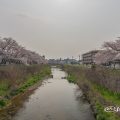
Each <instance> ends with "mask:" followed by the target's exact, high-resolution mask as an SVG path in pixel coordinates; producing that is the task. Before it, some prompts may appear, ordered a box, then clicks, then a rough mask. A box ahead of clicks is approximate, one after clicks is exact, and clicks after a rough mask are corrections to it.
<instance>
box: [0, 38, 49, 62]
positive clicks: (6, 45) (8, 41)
mask: <svg viewBox="0 0 120 120" xmlns="http://www.w3.org/2000/svg"><path fill="white" fill-rule="evenodd" d="M0 58H1V59H2V58H5V59H13V60H15V59H16V60H20V61H21V62H22V63H24V64H45V63H47V61H46V60H45V57H44V56H40V55H39V54H38V53H36V52H33V51H30V50H27V49H26V48H24V47H23V46H21V45H19V44H18V43H17V42H16V41H15V40H14V39H12V38H2V37H0Z"/></svg>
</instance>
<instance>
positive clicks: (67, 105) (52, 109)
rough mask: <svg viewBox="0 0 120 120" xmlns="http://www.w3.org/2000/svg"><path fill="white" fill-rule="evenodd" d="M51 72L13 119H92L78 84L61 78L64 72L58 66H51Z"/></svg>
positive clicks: (88, 106)
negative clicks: (49, 76) (50, 75)
mask: <svg viewBox="0 0 120 120" xmlns="http://www.w3.org/2000/svg"><path fill="white" fill-rule="evenodd" d="M52 74H53V78H50V79H48V80H45V81H44V82H43V84H42V86H40V87H39V88H38V89H37V90H35V92H34V93H33V94H32V95H31V96H30V97H29V99H28V100H27V101H26V102H25V103H24V105H23V107H22V108H21V109H20V110H19V111H18V113H17V114H16V115H15V117H14V118H13V120H94V117H93V114H92V112H91V109H90V105H89V104H88V102H86V101H85V100H83V98H82V91H81V90H80V89H79V88H78V86H77V85H75V84H71V83H69V82H68V81H67V80H66V79H62V77H65V76H66V73H65V72H64V71H61V70H60V69H58V68H52Z"/></svg>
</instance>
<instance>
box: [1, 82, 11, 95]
mask: <svg viewBox="0 0 120 120" xmlns="http://www.w3.org/2000/svg"><path fill="white" fill-rule="evenodd" d="M8 88H9V87H8V83H7V82H3V81H2V82H1V83H0V96H4V95H6V93H7V92H8Z"/></svg>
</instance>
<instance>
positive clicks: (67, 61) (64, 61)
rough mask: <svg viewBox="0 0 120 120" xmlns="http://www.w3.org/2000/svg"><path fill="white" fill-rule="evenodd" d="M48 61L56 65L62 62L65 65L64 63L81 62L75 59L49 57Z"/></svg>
mask: <svg viewBox="0 0 120 120" xmlns="http://www.w3.org/2000/svg"><path fill="white" fill-rule="evenodd" d="M48 63H49V64H52V65H54V64H55V65H56V64H60V65H64V64H79V62H78V61H77V60H75V59H69V58H67V59H63V60H62V59H49V60H48Z"/></svg>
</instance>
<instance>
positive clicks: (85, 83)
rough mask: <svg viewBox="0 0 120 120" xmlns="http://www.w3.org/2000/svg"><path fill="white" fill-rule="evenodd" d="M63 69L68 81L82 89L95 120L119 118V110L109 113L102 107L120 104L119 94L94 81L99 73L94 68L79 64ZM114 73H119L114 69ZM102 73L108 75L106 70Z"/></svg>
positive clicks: (119, 119) (115, 119)
mask: <svg viewBox="0 0 120 120" xmlns="http://www.w3.org/2000/svg"><path fill="white" fill-rule="evenodd" d="M63 70H65V71H66V72H67V73H68V80H69V82H73V83H76V84H78V86H79V87H80V88H81V89H82V91H83V93H84V95H85V96H86V98H87V100H88V101H89V102H90V104H91V108H92V109H93V111H94V115H95V117H96V120H120V116H119V112H118V113H115V112H110V113H109V112H105V111H104V108H105V107H108V106H117V107H119V106H120V101H119V98H120V97H119V96H120V94H119V93H118V92H113V91H112V90H110V89H108V88H106V87H105V85H104V86H103V85H102V84H101V85H100V84H99V82H96V81H98V80H99V79H100V78H99V76H100V75H99V73H97V72H95V69H88V68H85V67H80V66H63ZM111 73H112V72H111ZM114 73H115V74H116V73H117V74H119V73H118V71H117V72H115V71H114ZM102 74H103V75H105V76H104V77H106V76H108V74H107V72H106V71H102ZM109 78H110V77H109ZM103 80H104V79H103Z"/></svg>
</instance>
